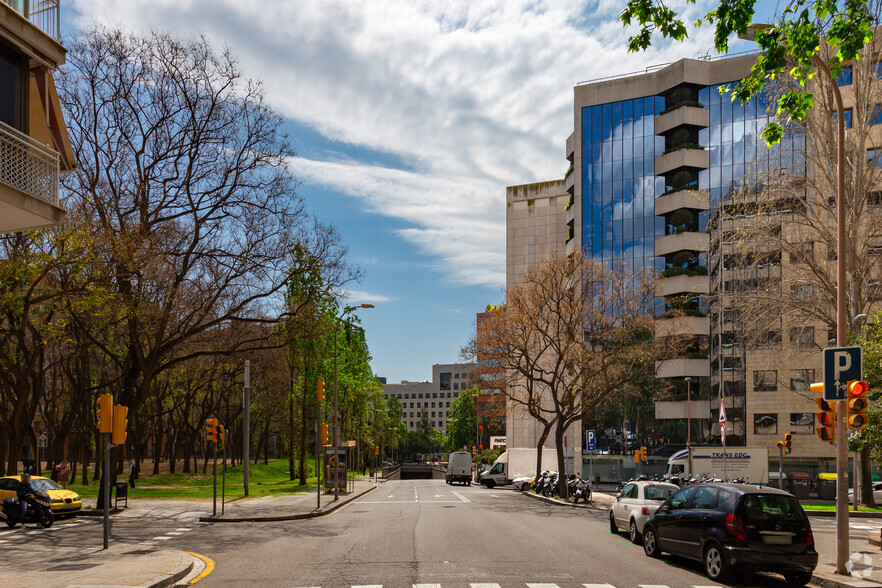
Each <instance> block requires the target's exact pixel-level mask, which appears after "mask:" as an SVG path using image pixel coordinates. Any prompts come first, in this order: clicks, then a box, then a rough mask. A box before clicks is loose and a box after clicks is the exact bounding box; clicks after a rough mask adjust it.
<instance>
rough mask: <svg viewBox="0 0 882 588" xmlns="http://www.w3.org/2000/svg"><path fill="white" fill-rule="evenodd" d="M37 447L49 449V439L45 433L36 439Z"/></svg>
mask: <svg viewBox="0 0 882 588" xmlns="http://www.w3.org/2000/svg"><path fill="white" fill-rule="evenodd" d="M37 447H49V437H47V436H46V434H45V433H44V434H42V435H40V436H39V437H37Z"/></svg>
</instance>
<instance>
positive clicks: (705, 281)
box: [655, 274, 710, 297]
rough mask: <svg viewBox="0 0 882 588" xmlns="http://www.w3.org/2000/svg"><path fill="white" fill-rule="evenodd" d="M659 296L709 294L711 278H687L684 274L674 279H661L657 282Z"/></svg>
mask: <svg viewBox="0 0 882 588" xmlns="http://www.w3.org/2000/svg"><path fill="white" fill-rule="evenodd" d="M655 293H656V295H657V296H660V297H665V296H673V295H674V294H690V293H691V294H709V293H710V278H708V277H707V276H687V275H686V274H682V275H679V276H674V277H672V278H659V280H658V281H657V282H656V286H655Z"/></svg>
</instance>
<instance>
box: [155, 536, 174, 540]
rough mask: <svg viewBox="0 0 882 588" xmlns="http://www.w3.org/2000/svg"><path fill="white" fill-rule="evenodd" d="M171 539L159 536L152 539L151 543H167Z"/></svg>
mask: <svg viewBox="0 0 882 588" xmlns="http://www.w3.org/2000/svg"><path fill="white" fill-rule="evenodd" d="M169 539H171V537H166V536H165V535H160V536H159V537H154V538H153V541H168V540H169Z"/></svg>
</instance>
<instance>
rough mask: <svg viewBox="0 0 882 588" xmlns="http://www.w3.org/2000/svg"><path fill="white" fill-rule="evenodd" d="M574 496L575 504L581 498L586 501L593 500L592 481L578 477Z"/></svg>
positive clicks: (573, 492)
mask: <svg viewBox="0 0 882 588" xmlns="http://www.w3.org/2000/svg"><path fill="white" fill-rule="evenodd" d="M572 496H573V504H576V503H577V502H579V501H580V500H584V501H585V502H588V501H589V500H591V482H590V481H589V480H582V479H581V478H576V484H575V485H574V489H573V491H572Z"/></svg>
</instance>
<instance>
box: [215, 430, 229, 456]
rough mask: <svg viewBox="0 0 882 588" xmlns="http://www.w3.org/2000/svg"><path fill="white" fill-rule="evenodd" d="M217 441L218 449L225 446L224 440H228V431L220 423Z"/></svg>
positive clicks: (216, 432) (216, 431)
mask: <svg viewBox="0 0 882 588" xmlns="http://www.w3.org/2000/svg"><path fill="white" fill-rule="evenodd" d="M214 438H215V443H217V448H218V451H220V450H221V449H223V448H224V442H225V441H226V439H227V437H226V431H224V426H223V425H218V426H217V429H215V434H214Z"/></svg>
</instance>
